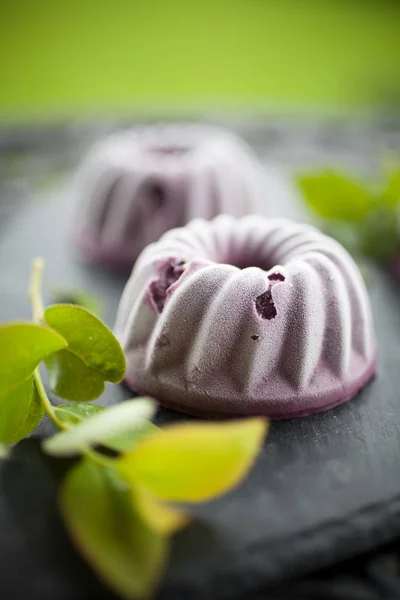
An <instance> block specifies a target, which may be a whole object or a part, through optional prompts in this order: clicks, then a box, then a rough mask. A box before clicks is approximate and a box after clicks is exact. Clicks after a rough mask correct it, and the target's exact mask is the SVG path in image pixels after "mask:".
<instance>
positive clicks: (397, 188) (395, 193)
mask: <svg viewBox="0 0 400 600" xmlns="http://www.w3.org/2000/svg"><path fill="white" fill-rule="evenodd" d="M383 201H384V202H385V203H386V204H388V205H389V206H392V207H396V206H397V205H398V204H399V202H400V169H397V170H392V171H391V172H390V173H389V174H388V181H387V185H386V189H385V190H384V192H383Z"/></svg>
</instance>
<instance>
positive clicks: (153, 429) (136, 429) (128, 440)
mask: <svg viewBox="0 0 400 600" xmlns="http://www.w3.org/2000/svg"><path fill="white" fill-rule="evenodd" d="M158 431H160V428H159V427H157V426H156V425H154V423H152V422H151V421H145V420H143V421H141V422H140V423H138V424H137V425H134V426H132V428H131V429H126V430H125V431H121V432H120V433H119V434H118V435H114V436H112V437H111V438H108V439H106V440H104V441H103V442H102V444H103V446H107V447H108V448H112V450H117V452H125V451H126V450H129V449H131V448H133V447H134V446H135V445H136V444H138V443H139V442H140V441H141V440H142V439H143V438H145V437H147V436H148V435H152V434H154V433H157V432H158Z"/></svg>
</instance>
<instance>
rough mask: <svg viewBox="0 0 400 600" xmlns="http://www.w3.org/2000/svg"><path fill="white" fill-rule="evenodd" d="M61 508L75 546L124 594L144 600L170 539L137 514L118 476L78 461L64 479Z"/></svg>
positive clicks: (158, 571) (157, 574) (151, 589)
mask: <svg viewBox="0 0 400 600" xmlns="http://www.w3.org/2000/svg"><path fill="white" fill-rule="evenodd" d="M60 506H61V513H62V516H63V518H64V521H65V524H66V527H67V530H68V532H69V534H70V536H71V538H72V540H73V542H74V544H75V545H76V547H77V549H78V550H79V552H80V553H81V554H82V555H83V556H84V557H85V558H86V560H87V561H88V562H89V564H90V565H91V566H92V568H93V569H94V570H95V572H96V573H97V575H98V576H99V578H100V579H102V580H103V582H104V583H105V584H106V585H108V586H110V587H111V588H112V589H113V590H114V591H115V592H116V593H117V594H119V595H121V596H122V597H123V598H127V599H134V600H141V599H144V598H148V597H149V595H150V594H151V593H152V592H153V591H154V589H155V587H156V586H157V583H158V581H159V579H160V576H161V573H162V569H163V565H164V563H165V559H166V555H167V551H168V542H167V539H166V537H165V536H163V535H161V534H159V533H157V532H156V531H155V530H154V529H152V528H151V527H149V526H148V525H147V524H146V522H145V521H143V519H142V518H141V517H140V514H139V513H138V511H137V510H136V509H135V504H134V502H133V497H132V493H131V491H130V490H129V487H128V486H127V485H126V484H125V482H124V481H122V480H121V479H120V478H119V477H118V474H117V473H116V472H115V471H114V470H113V469H108V468H105V467H102V466H99V465H97V464H94V463H91V462H89V461H83V462H81V463H80V464H78V465H77V466H76V467H74V468H73V469H72V471H70V472H69V473H68V475H67V477H66V480H65V481H64V484H63V486H62V489H61V497H60Z"/></svg>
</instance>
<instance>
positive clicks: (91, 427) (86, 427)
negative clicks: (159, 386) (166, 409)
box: [43, 398, 155, 456]
mask: <svg viewBox="0 0 400 600" xmlns="http://www.w3.org/2000/svg"><path fill="white" fill-rule="evenodd" d="M154 412H155V403H154V402H153V401H152V400H151V399H150V398H137V399H135V400H128V401H126V402H122V403H121V404H117V405H116V406H113V407H112V408H109V409H107V410H103V411H101V412H98V413H97V414H96V415H94V416H93V417H91V418H90V419H86V420H84V421H82V422H81V423H78V424H77V425H75V427H72V429H69V430H68V431H62V432H60V433H57V434H56V435H54V436H53V437H51V438H48V439H47V440H45V441H44V442H43V448H44V450H45V451H46V452H47V453H48V454H52V455H54V456H73V455H74V454H79V453H80V452H82V451H83V450H85V449H86V448H88V447H90V446H91V445H95V444H101V443H103V442H107V440H108V439H112V438H114V437H116V436H118V435H119V434H120V433H123V432H125V431H126V430H129V429H131V428H133V427H140V425H141V423H142V422H143V421H144V420H147V419H150V418H151V417H152V416H153V414H154Z"/></svg>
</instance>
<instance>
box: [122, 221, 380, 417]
mask: <svg viewBox="0 0 400 600" xmlns="http://www.w3.org/2000/svg"><path fill="white" fill-rule="evenodd" d="M115 332H116V335H117V336H118V338H119V340H120V342H121V344H122V347H123V349H124V352H125V355H126V359H127V372H126V380H125V381H126V384H127V385H128V386H129V387H131V388H132V389H133V390H135V391H137V392H140V393H145V394H149V395H151V396H153V397H155V398H156V399H157V400H159V401H160V402H161V403H162V404H164V405H165V406H167V407H170V408H174V409H176V410H180V411H182V412H186V413H189V414H195V415H205V416H221V417H223V416H236V415H252V414H262V415H267V416H269V417H270V418H273V419H283V418H292V417H300V416H303V415H308V414H312V413H315V412H319V411H322V410H327V409H329V408H332V407H334V406H336V405H338V404H340V403H342V402H345V401H346V400H349V399H350V398H352V397H353V396H355V395H356V394H357V392H358V391H359V390H360V389H361V388H362V387H363V386H365V385H366V383H367V382H368V381H369V380H370V379H371V378H372V376H373V375H374V373H375V339H374V332H373V324H372V318H371V311H370V305H369V299H368V296H367V292H366V289H365V285H364V281H363V279H362V277H361V275H360V272H359V270H358V268H357V266H356V265H355V263H354V261H353V260H352V258H351V257H350V255H349V254H348V253H347V252H346V250H344V248H343V247H342V246H341V245H340V244H338V243H337V242H336V241H334V240H333V239H331V238H329V237H327V236H326V235H323V234H322V233H321V232H319V231H318V230H317V229H315V228H313V227H311V226H307V225H301V224H297V223H294V222H292V221H288V220H283V219H271V220H268V219H266V218H264V217H261V216H257V215H251V216H247V217H244V218H242V219H234V218H232V217H229V216H226V215H222V216H219V217H217V218H215V219H214V220H212V221H205V220H202V219H195V220H193V221H192V222H191V223H189V224H188V225H187V226H186V227H183V228H177V229H173V230H171V231H169V232H168V233H166V234H164V235H163V236H162V238H161V239H160V240H159V242H157V243H155V244H151V245H150V246H148V247H147V248H146V249H145V250H144V251H143V253H142V254H141V256H140V257H139V259H138V261H137V263H136V265H135V268H134V270H133V272H132V275H131V278H130V280H129V281H128V283H127V285H126V288H125V291H124V293H123V295H122V298H121V302H120V306H119V310H118V315H117V320H116V325H115Z"/></svg>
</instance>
